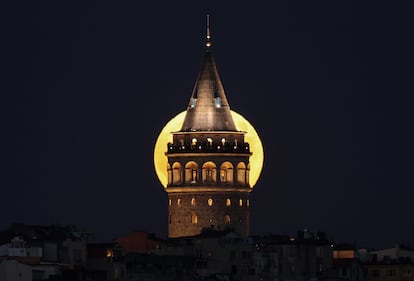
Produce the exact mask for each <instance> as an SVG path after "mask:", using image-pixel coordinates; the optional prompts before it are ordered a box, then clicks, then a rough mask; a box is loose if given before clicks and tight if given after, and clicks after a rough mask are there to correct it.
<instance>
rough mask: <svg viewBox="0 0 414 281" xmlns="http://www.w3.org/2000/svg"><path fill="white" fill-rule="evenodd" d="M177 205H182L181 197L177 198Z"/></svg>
mask: <svg viewBox="0 0 414 281" xmlns="http://www.w3.org/2000/svg"><path fill="white" fill-rule="evenodd" d="M177 205H178V206H181V199H180V198H178V199H177Z"/></svg>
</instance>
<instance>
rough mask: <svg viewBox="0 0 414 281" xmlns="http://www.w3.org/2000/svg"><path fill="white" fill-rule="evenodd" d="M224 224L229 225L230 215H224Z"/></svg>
mask: <svg viewBox="0 0 414 281" xmlns="http://www.w3.org/2000/svg"><path fill="white" fill-rule="evenodd" d="M224 223H225V224H229V223H230V215H225V216H224Z"/></svg>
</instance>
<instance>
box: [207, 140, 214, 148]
mask: <svg viewBox="0 0 414 281" xmlns="http://www.w3.org/2000/svg"><path fill="white" fill-rule="evenodd" d="M207 143H208V146H212V145H213V139H212V138H207Z"/></svg>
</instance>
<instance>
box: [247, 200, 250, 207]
mask: <svg viewBox="0 0 414 281" xmlns="http://www.w3.org/2000/svg"><path fill="white" fill-rule="evenodd" d="M246 206H247V207H249V206H250V200H249V199H247V200H246Z"/></svg>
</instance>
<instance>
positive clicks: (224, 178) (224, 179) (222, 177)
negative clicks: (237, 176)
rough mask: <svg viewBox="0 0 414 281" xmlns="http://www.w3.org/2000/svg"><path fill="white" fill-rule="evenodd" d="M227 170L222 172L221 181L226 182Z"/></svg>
mask: <svg viewBox="0 0 414 281" xmlns="http://www.w3.org/2000/svg"><path fill="white" fill-rule="evenodd" d="M226 172H227V171H226V170H220V181H221V182H226Z"/></svg>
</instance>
